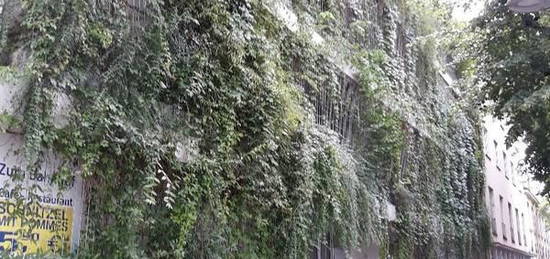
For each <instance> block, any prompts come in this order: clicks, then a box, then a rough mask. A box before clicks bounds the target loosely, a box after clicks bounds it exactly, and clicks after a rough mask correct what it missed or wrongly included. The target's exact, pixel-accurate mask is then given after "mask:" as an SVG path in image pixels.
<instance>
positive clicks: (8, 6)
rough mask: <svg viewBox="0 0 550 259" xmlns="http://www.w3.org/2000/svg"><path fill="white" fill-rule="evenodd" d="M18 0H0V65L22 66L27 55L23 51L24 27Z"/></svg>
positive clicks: (21, 9)
mask: <svg viewBox="0 0 550 259" xmlns="http://www.w3.org/2000/svg"><path fill="white" fill-rule="evenodd" d="M23 16H24V14H23V8H22V6H21V1H20V0H0V66H13V67H19V68H20V67H22V66H23V64H24V63H25V62H24V60H25V59H26V57H27V54H26V53H27V52H26V51H24V48H25V46H24V43H25V42H26V41H25V38H24V35H29V34H28V33H25V28H24V27H23V26H22V22H23V21H22V17H23Z"/></svg>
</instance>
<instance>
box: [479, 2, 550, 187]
mask: <svg viewBox="0 0 550 259" xmlns="http://www.w3.org/2000/svg"><path fill="white" fill-rule="evenodd" d="M476 26H477V29H476V32H475V33H476V35H477V36H478V38H477V40H476V41H475V43H474V44H473V46H472V47H473V48H472V54H473V55H474V56H476V58H478V64H477V65H478V72H479V79H480V81H481V82H482V83H483V92H484V95H485V96H484V97H485V98H486V99H487V100H490V101H492V103H491V106H492V107H491V108H494V113H495V115H496V116H498V117H500V118H503V117H505V118H507V119H508V120H509V122H508V123H509V124H510V126H511V128H510V131H509V132H508V139H507V142H508V143H513V142H514V141H516V140H518V139H519V138H522V139H523V140H524V141H525V142H526V143H528V148H527V150H526V163H527V165H528V171H529V172H530V173H532V174H533V175H534V177H535V179H537V180H539V181H542V182H545V183H547V184H546V188H545V190H544V194H548V193H549V192H550V135H549V134H548V133H549V132H550V86H549V85H548V79H549V75H550V62H549V61H550V52H549V51H550V48H549V44H550V16H549V15H548V13H547V12H541V13H535V14H517V13H513V12H512V11H510V10H509V9H508V8H507V6H506V5H505V1H492V2H491V4H490V5H488V7H487V10H486V13H485V14H484V16H482V17H480V18H479V19H478V21H476Z"/></svg>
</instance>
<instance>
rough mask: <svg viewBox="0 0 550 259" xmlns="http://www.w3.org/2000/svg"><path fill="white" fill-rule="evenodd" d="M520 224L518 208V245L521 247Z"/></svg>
mask: <svg viewBox="0 0 550 259" xmlns="http://www.w3.org/2000/svg"><path fill="white" fill-rule="evenodd" d="M520 226H521V225H520V224H519V212H518V209H517V208H516V229H517V232H518V244H519V245H521V228H520Z"/></svg>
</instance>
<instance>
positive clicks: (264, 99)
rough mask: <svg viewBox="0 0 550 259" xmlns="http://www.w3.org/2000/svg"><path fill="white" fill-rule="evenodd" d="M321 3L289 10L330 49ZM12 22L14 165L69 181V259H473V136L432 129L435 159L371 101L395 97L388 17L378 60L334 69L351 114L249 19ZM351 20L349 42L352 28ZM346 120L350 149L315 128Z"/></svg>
mask: <svg viewBox="0 0 550 259" xmlns="http://www.w3.org/2000/svg"><path fill="white" fill-rule="evenodd" d="M322 2H323V3H322V5H321V7H320V8H318V7H316V6H314V5H312V4H309V3H306V2H305V1H292V3H290V4H291V5H292V6H294V7H295V9H296V10H297V11H300V12H303V14H304V15H306V14H307V15H311V13H312V12H313V13H314V14H315V16H317V14H318V16H319V18H320V20H319V21H317V22H315V23H317V24H318V25H320V26H321V27H322V29H323V30H324V31H326V33H329V34H332V35H333V36H338V33H337V31H334V30H333V29H331V27H330V26H331V25H333V24H343V23H342V19H344V18H343V15H341V13H340V12H336V11H335V10H336V8H338V6H339V4H338V3H337V2H338V1H322ZM381 2H382V3H379V4H381V5H385V6H382V7H384V8H386V9H390V10H391V11H393V12H394V13H395V12H397V11H399V10H401V9H403V8H405V7H404V6H405V5H404V3H402V2H399V1H398V2H399V3H393V2H389V1H388V2H385V1H381ZM23 7H24V8H23V9H24V15H23V23H22V26H23V27H24V30H25V31H26V32H27V33H28V34H29V35H32V37H30V41H28V42H27V43H23V42H21V43H22V44H26V45H24V47H25V48H27V49H28V50H29V51H30V53H31V57H30V59H29V67H30V68H29V70H30V71H31V82H30V88H29V89H30V90H29V93H28V99H27V102H26V106H25V116H24V120H23V125H24V131H25V147H24V151H25V152H24V154H25V156H26V158H27V159H28V160H29V161H31V163H30V166H29V167H30V168H29V170H36V169H37V168H38V165H39V164H40V161H41V154H42V152H44V150H47V149H52V150H55V151H56V152H58V153H59V154H60V155H62V156H63V158H64V161H65V164H64V165H62V167H61V168H60V169H59V170H58V172H56V175H55V177H58V178H59V179H65V178H66V177H69V176H70V174H71V172H72V171H74V170H73V169H74V168H78V172H79V174H80V175H81V176H82V177H83V178H84V180H85V182H86V195H87V198H88V199H87V200H88V203H87V206H88V208H87V214H86V217H87V220H86V227H85V229H84V230H83V233H82V240H81V245H80V248H79V250H78V253H77V254H76V256H78V257H79V258H104V257H105V258H305V257H307V256H308V255H309V254H310V251H311V250H312V248H313V247H316V246H319V244H321V243H326V242H328V241H329V240H331V241H333V242H334V243H338V244H339V245H340V246H341V247H342V248H345V249H348V250H351V249H354V248H358V247H361V246H364V245H365V244H370V243H373V242H374V243H377V244H381V247H382V248H383V249H382V253H383V254H387V255H390V256H392V257H394V258H411V257H416V258H434V257H437V256H441V255H442V254H444V255H446V256H455V257H457V258H474V257H475V256H481V255H483V252H484V250H483V249H484V247H483V246H479V245H477V244H479V241H480V240H482V238H483V237H482V236H481V234H480V233H481V232H482V231H483V230H484V229H485V227H486V226H484V225H483V214H482V212H483V206H482V204H483V203H482V191H481V190H482V186H483V179H482V177H481V176H480V175H481V169H480V166H479V165H480V161H479V160H476V159H475V157H474V155H473V153H474V152H476V151H478V150H480V146H479V145H478V144H477V142H476V137H475V136H479V135H478V133H477V132H476V131H475V128H474V126H471V127H469V126H468V127H463V126H462V125H471V123H470V121H469V120H470V119H471V118H466V117H464V116H462V117H461V116H459V115H457V116H456V117H457V120H459V121H458V122H453V121H454V120H453V119H455V118H451V117H452V116H449V118H448V120H447V122H448V123H447V124H445V125H443V126H442V127H444V128H443V129H442V131H443V132H444V133H445V134H446V137H448V138H449V139H451V141H449V142H448V143H446V144H442V143H440V142H438V141H437V140H434V139H430V138H429V137H428V136H426V135H422V134H421V133H419V132H418V131H417V130H416V129H415V128H414V126H413V125H411V124H410V123H409V122H408V121H407V119H406V118H405V117H404V116H403V113H404V112H406V111H403V110H401V109H399V106H398V105H397V106H388V105H387V102H383V101H382V100H384V99H387V98H389V96H395V95H394V94H390V92H389V91H396V90H399V89H398V88H397V86H396V85H397V84H395V85H394V83H395V82H402V81H403V78H402V77H399V76H398V75H397V74H396V71H398V70H395V69H398V67H397V68H396V67H395V66H394V65H395V64H396V63H391V62H389V61H390V60H391V59H392V58H394V57H395V55H397V54H396V53H395V52H391V51H389V50H391V46H392V44H390V43H391V42H394V40H396V39H393V38H392V37H393V36H392V35H394V34H391V33H389V31H388V30H390V29H392V28H394V27H396V26H397V25H398V24H396V23H395V21H394V20H392V19H393V18H392V17H393V16H389V17H386V20H390V21H391V22H392V23H393V25H391V26H386V27H384V28H382V25H383V24H382V23H384V22H385V21H386V20H383V19H381V20H378V18H376V19H377V20H376V22H377V23H380V24H379V25H376V26H378V27H380V28H378V29H379V30H380V31H384V32H383V33H381V35H382V36H384V37H385V39H384V41H383V42H382V41H380V42H381V43H380V46H375V47H376V48H372V47H373V46H370V47H369V48H365V49H366V50H363V51H360V52H357V55H355V56H354V58H353V60H350V61H352V62H353V64H354V65H355V66H356V68H357V70H358V73H357V78H356V79H357V80H355V79H354V80H352V81H353V83H354V85H355V86H356V87H357V89H358V90H357V93H358V94H359V96H360V98H359V99H358V100H359V103H360V104H359V105H356V106H353V107H351V106H350V107H351V108H350V107H348V106H346V105H348V104H347V103H345V100H344V98H343V97H341V95H340V94H339V91H341V89H342V87H343V84H342V82H341V81H342V80H340V77H341V74H342V73H341V72H340V71H339V68H338V67H337V66H336V65H335V64H332V63H331V62H330V61H331V60H330V59H329V58H328V57H327V56H325V55H324V54H323V53H324V52H323V51H322V50H320V49H319V48H318V47H316V46H315V45H314V44H312V43H311V42H310V41H309V39H308V37H307V36H308V35H304V34H301V33H300V32H293V31H292V30H290V29H288V28H287V27H285V25H284V23H282V22H281V21H280V20H278V19H277V18H276V16H274V14H273V12H272V11H271V10H270V9H269V8H268V7H267V6H266V5H264V4H263V3H262V1H255V0H216V1H201V0H190V1H171V0H165V1H154V0H150V1H123V0H115V1H112V0H109V1H107V0H104V1H103V0H101V1H86V0H26V1H23ZM384 8H382V9H384ZM400 8H401V9H400ZM369 10H370V9H369ZM403 13H406V12H404V11H403ZM385 15H388V13H385ZM368 17H371V18H372V17H377V15H372V14H371V15H370V16H368ZM368 17H363V18H364V23H355V25H357V26H359V27H361V26H362V25H365V26H364V28H363V27H362V28H361V29H363V30H364V29H366V28H368V27H369V26H371V25H372V24H371V25H369V23H368V22H367V18H368ZM357 22H358V21H357ZM367 25H368V26H367ZM396 28H397V27H396ZM363 32H364V31H363ZM344 36H345V37H349V39H350V41H351V42H353V43H354V44H359V45H358V47H361V46H360V45H361V44H363V45H364V46H367V45H368V43H369V42H372V39H371V40H365V41H362V40H359V39H358V37H362V34H361V33H346V34H345V35H344ZM363 36H364V35H363ZM394 36H395V35H394ZM345 40H348V38H346V39H345ZM408 55H409V54H408ZM414 55H422V53H420V54H418V53H417V52H415V53H410V56H414ZM419 62H425V63H426V64H425V65H427V66H429V67H432V66H431V65H433V64H432V63H430V62H433V60H430V59H427V58H426V59H422V60H421V61H419ZM408 65H410V66H411V67H407V68H406V69H408V70H411V71H412V70H414V69H415V68H414V66H415V65H416V64H414V62H413V64H408ZM392 66H393V68H392ZM392 69H393V70H392ZM428 76H429V77H430V79H433V80H432V81H430V82H431V83H433V82H436V81H437V80H435V71H431V70H430V71H428V72H426V73H425V74H423V75H421V76H419V77H420V78H421V80H427V79H428V78H427V77H428ZM422 82H424V81H422ZM427 85H428V86H426V87H429V85H431V84H427ZM419 91H422V89H421V90H419ZM319 96H323V97H324V99H325V100H324V103H325V104H326V103H330V102H328V101H327V100H328V99H330V100H332V101H331V102H334V103H336V104H333V105H331V106H330V107H328V108H327V107H324V106H323V105H322V104H321V102H320V101H319V99H320V97H319ZM325 97H326V98H325ZM59 99H62V100H65V99H66V100H69V102H70V109H69V110H70V111H68V112H69V113H70V117H71V120H69V121H68V122H67V123H65V124H63V125H58V124H57V122H56V121H55V118H54V117H53V116H52V110H53V109H54V107H55V106H56V105H57V101H58V100H59ZM419 103H422V102H419ZM342 107H348V108H342ZM325 108H327V109H325ZM346 109H348V110H349V111H352V110H353V109H355V110H353V111H357V112H356V113H354V114H355V115H354V117H353V116H350V118H351V119H350V120H352V122H351V123H350V125H351V124H353V125H355V126H357V127H356V130H355V132H354V133H353V134H352V136H349V138H353V139H355V142H354V144H346V143H347V142H346V141H347V140H346V139H343V136H342V135H339V134H338V132H336V131H334V130H332V129H330V128H329V127H327V125H326V121H327V120H328V119H327V120H325V118H321V117H322V116H324V115H323V114H325V113H327V110H328V111H329V113H330V114H331V116H332V114H344V113H345V111H346ZM340 116H341V117H343V115H340ZM329 117H330V116H329ZM336 117H338V116H336ZM472 136H473V137H472ZM407 154H410V155H409V156H407ZM407 161H408V162H407ZM386 202H391V203H393V204H395V205H396V207H397V219H396V220H395V221H390V220H389V219H388V217H387V216H386V215H387V212H386V209H385V207H386V205H385V204H386ZM451 233H452V234H451ZM327 236H330V237H331V238H327ZM444 238H445V239H444ZM447 241H450V242H447ZM442 251H443V252H442Z"/></svg>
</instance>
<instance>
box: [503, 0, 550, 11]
mask: <svg viewBox="0 0 550 259" xmlns="http://www.w3.org/2000/svg"><path fill="white" fill-rule="evenodd" d="M508 7H509V8H510V9H511V10H512V11H516V12H520V13H531V12H537V11H541V10H544V9H546V8H550V0H508Z"/></svg>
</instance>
